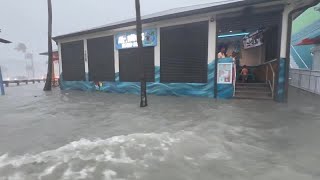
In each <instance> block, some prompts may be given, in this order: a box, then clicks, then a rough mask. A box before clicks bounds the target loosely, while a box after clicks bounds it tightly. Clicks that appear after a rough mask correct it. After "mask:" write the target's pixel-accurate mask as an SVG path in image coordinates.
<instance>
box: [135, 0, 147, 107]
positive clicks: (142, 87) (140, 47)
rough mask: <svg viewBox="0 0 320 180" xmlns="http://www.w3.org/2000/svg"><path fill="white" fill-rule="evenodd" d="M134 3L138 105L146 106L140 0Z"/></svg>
mask: <svg viewBox="0 0 320 180" xmlns="http://www.w3.org/2000/svg"><path fill="white" fill-rule="evenodd" d="M135 3H136V29H137V43H138V49H137V50H138V57H139V60H140V69H141V71H140V73H141V74H140V98H141V100H140V107H147V106H148V101H147V82H146V73H145V68H144V66H145V63H144V58H143V51H142V50H143V43H142V23H141V12H140V0H135Z"/></svg>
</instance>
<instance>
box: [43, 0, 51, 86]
mask: <svg viewBox="0 0 320 180" xmlns="http://www.w3.org/2000/svg"><path fill="white" fill-rule="evenodd" d="M47 1H48V72H47V79H46V84H45V85H44V88H43V90H44V91H51V86H52V63H53V62H52V40H51V39H52V5H51V0H47Z"/></svg>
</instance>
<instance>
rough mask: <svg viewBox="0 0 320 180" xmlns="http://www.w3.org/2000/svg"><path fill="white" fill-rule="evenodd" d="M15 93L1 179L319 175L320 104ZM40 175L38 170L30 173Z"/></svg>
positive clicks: (38, 89) (4, 132) (6, 103)
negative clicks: (144, 101) (146, 101)
mask: <svg viewBox="0 0 320 180" xmlns="http://www.w3.org/2000/svg"><path fill="white" fill-rule="evenodd" d="M42 85H43V84H40V85H38V84H35V85H28V86H21V87H9V88H7V89H6V92H7V96H4V97H0V114H1V118H0V179H1V178H4V179H6V178H9V177H10V178H13V177H20V178H21V179H37V178H39V177H41V178H42V179H77V178H78V179H81V177H83V178H84V179H102V178H105V179H108V178H109V179H117V178H118V179H153V180H163V179H172V180H175V179H177V180H180V179H181V180H182V179H199V180H203V179H204V180H207V179H208V180H212V179H226V180H248V179H255V180H269V179H290V180H301V179H303V180H315V179H319V178H320V173H319V167H320V160H319V159H320V153H319V149H320V141H319V137H320V130H319V129H320V110H319V109H320V98H319V96H316V95H312V94H308V93H306V92H303V91H300V90H297V89H293V88H291V89H290V98H289V99H290V101H289V103H288V104H277V103H275V102H271V101H255V100H225V101H223V100H220V101H216V100H214V99H207V98H191V97H179V98H178V97H172V96H149V104H150V106H149V107H147V108H143V109H141V108H139V97H138V96H135V95H124V94H107V93H87V92H80V91H65V92H60V91H59V90H54V91H53V92H49V93H45V92H43V91H42ZM31 172H32V173H31Z"/></svg>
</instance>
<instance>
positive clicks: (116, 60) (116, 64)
mask: <svg viewBox="0 0 320 180" xmlns="http://www.w3.org/2000/svg"><path fill="white" fill-rule="evenodd" d="M114 43H116V42H114ZM119 63H120V62H119V50H118V49H117V48H116V44H114V71H115V72H114V73H118V72H120V67H119Z"/></svg>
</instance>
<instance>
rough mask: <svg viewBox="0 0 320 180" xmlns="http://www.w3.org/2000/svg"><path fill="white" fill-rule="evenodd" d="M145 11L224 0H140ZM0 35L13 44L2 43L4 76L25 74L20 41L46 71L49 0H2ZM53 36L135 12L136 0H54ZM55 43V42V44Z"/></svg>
mask: <svg viewBox="0 0 320 180" xmlns="http://www.w3.org/2000/svg"><path fill="white" fill-rule="evenodd" d="M140 1H141V11H142V14H143V15H144V14H150V13H154V12H158V11H162V10H167V9H171V8H176V7H183V6H189V5H195V4H204V3H210V2H216V1H222V0H140ZM0 6H1V11H0V29H1V31H2V32H1V33H0V37H1V38H5V39H8V40H10V41H12V42H13V43H12V44H9V45H8V44H1V43H0V65H1V66H5V69H7V70H6V72H4V76H11V77H12V76H17V75H26V70H25V67H26V63H29V62H30V61H26V60H25V59H24V57H25V55H24V54H23V53H22V52H17V51H16V50H14V48H15V47H16V46H17V44H18V43H24V44H25V45H26V46H27V52H29V53H33V57H34V63H35V67H36V76H38V77H41V76H43V75H44V74H45V73H46V59H47V58H46V57H45V56H40V55H38V54H39V53H40V52H45V51H46V48H47V39H46V37H47V1H46V0H0ZM52 6H53V36H56V35H61V34H65V33H70V32H73V31H78V30H82V29H86V28H92V27H96V26H101V25H104V24H107V23H110V22H115V21H119V20H123V19H127V18H132V17H134V16H135V8H134V0H52ZM54 47H55V46H54Z"/></svg>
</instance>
